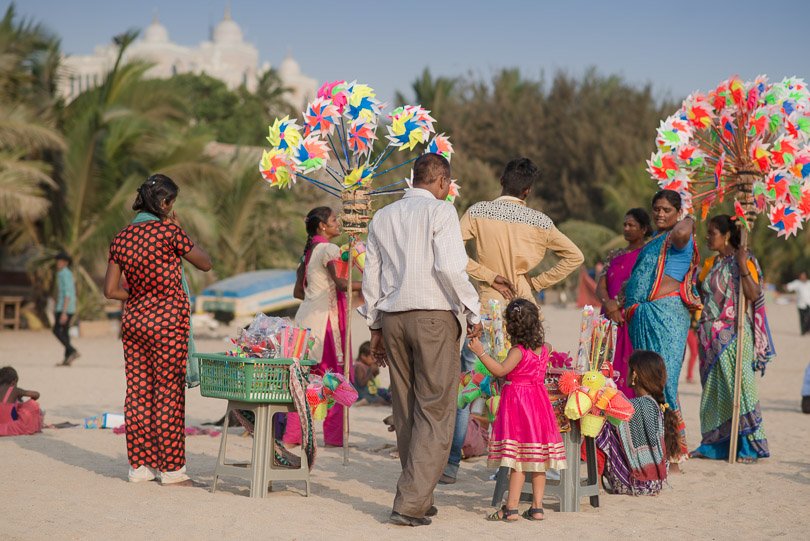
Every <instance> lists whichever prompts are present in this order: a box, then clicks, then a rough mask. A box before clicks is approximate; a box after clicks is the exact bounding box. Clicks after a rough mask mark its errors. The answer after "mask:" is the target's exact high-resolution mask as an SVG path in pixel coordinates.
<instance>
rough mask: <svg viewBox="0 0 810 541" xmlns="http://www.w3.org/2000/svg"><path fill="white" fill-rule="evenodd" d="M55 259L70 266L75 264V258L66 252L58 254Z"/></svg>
mask: <svg viewBox="0 0 810 541" xmlns="http://www.w3.org/2000/svg"><path fill="white" fill-rule="evenodd" d="M54 259H55V260H57V261H67V264H68V265H71V264H72V263H73V258H72V257H70V254H68V253H67V252H65V251H61V252H59V253H58V254H56V256H54Z"/></svg>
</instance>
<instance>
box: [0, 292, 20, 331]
mask: <svg viewBox="0 0 810 541" xmlns="http://www.w3.org/2000/svg"><path fill="white" fill-rule="evenodd" d="M23 300H24V298H23V297H17V296H10V297H0V329H5V328H6V327H10V328H11V330H12V331H19V330H20V307H21V306H22V303H23ZM8 314H10V315H8Z"/></svg>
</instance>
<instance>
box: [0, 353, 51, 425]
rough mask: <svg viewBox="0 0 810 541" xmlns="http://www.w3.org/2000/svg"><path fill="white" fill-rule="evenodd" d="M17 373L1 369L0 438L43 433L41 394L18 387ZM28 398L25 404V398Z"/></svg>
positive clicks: (10, 369) (6, 368)
mask: <svg viewBox="0 0 810 541" xmlns="http://www.w3.org/2000/svg"><path fill="white" fill-rule="evenodd" d="M18 379H19V378H18V377H17V371H16V370H14V369H13V368H12V367H10V366H4V367H3V368H0V436H26V435H30V434H36V433H37V432H41V431H42V411H41V410H40V409H39V404H38V403H37V399H38V398H39V393H38V392H36V391H26V390H25V389H20V388H19V387H17V382H18ZM26 397H27V398H28V399H29V400H26V401H25V402H23V401H22V399H23V398H26Z"/></svg>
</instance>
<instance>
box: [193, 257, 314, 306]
mask: <svg viewBox="0 0 810 541" xmlns="http://www.w3.org/2000/svg"><path fill="white" fill-rule="evenodd" d="M294 287H295V271H294V270H286V269H272V270H258V271H252V272H245V273H242V274H237V275H236V276H231V277H230V278H226V279H225V280H221V281H219V282H216V283H215V284H211V285H210V286H208V287H207V288H205V289H204V290H203V292H202V293H200V295H198V296H197V299H196V302H195V308H196V310H195V312H196V313H202V312H212V313H228V314H233V317H242V316H252V315H254V314H257V313H259V312H278V311H282V310H287V309H290V308H294V307H295V306H297V305H299V304H300V303H301V301H299V300H298V299H296V298H294V297H293V288H294Z"/></svg>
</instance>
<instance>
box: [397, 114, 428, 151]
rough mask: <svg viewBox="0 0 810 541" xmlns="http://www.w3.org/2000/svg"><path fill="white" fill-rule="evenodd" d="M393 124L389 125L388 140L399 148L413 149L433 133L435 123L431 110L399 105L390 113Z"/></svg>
mask: <svg viewBox="0 0 810 541" xmlns="http://www.w3.org/2000/svg"><path fill="white" fill-rule="evenodd" d="M388 117H389V118H390V119H391V124H390V125H389V126H388V140H389V141H390V142H391V145H392V146H395V147H399V150H400V151H402V150H405V149H407V150H413V149H414V147H415V146H416V145H418V144H421V143H424V142H426V141H427V140H428V138H429V137H430V134H431V133H433V131H434V130H433V123H434V122H436V121H435V120H434V119H433V117H431V116H430V113H429V111H426V110H424V109H422V108H421V107H419V106H418V105H417V106H414V105H405V106H403V107H398V108H396V109H394V111H393V112H392V113H391V114H390V115H388Z"/></svg>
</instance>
